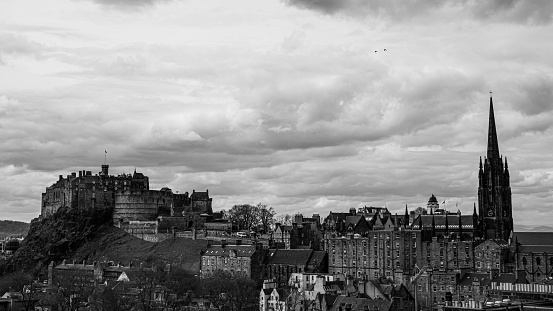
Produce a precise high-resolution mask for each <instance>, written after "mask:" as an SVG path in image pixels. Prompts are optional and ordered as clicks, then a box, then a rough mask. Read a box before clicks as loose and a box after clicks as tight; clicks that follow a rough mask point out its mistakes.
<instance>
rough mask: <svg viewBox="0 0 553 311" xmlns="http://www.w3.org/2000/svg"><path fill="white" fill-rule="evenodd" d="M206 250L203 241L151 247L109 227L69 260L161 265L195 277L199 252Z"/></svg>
mask: <svg viewBox="0 0 553 311" xmlns="http://www.w3.org/2000/svg"><path fill="white" fill-rule="evenodd" d="M206 246H207V242H206V241H205V240H190V239H183V238H170V239H167V240H165V241H163V242H159V243H152V242H147V241H144V240H141V239H139V238H136V237H134V236H131V235H129V234H128V233H126V232H125V231H123V230H121V229H118V228H115V227H110V228H104V229H103V230H102V232H99V234H97V236H96V238H95V239H93V240H91V241H89V242H88V243H86V244H84V245H82V246H81V247H80V248H79V249H77V251H76V252H75V253H74V255H73V256H72V259H73V260H75V261H76V262H82V261H83V260H86V261H87V262H91V261H113V262H116V263H122V264H124V265H128V264H129V262H133V263H135V264H138V263H140V262H147V263H153V262H165V263H171V264H173V265H177V266H181V267H182V268H184V269H186V270H189V271H191V272H194V273H197V272H199V270H200V252H201V250H205V249H206Z"/></svg>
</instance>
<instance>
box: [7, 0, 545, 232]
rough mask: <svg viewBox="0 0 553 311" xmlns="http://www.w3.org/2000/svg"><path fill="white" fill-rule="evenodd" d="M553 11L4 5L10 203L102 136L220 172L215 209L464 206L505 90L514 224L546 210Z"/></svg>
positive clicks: (424, 6)
mask: <svg viewBox="0 0 553 311" xmlns="http://www.w3.org/2000/svg"><path fill="white" fill-rule="evenodd" d="M29 5H32V6H33V7H35V8H36V10H33V11H29V10H28V7H29ZM300 8H301V9H300ZM551 11H552V9H551V4H549V2H540V1H537V2H529V1H493V2H477V1H465V2H462V3H457V2H453V1H446V2H443V1H430V2H429V1H407V2H405V1H401V2H398V1H368V2H367V1H357V0H344V1H325V0H321V1H316V0H311V1H300V0H290V1H286V2H282V1H280V0H269V1H262V2H260V1H258V0H237V1H232V2H229V1H208V2H197V1H169V0H167V1H165V0H160V1H147V0H144V1H109V2H108V1H72V0H55V1H54V2H49V3H47V4H46V3H44V2H40V1H32V0H28V1H27V2H25V3H22V4H19V3H15V2H14V3H10V5H7V6H6V8H5V10H2V12H0V27H1V28H0V29H2V32H0V69H2V70H0V81H1V82H2V83H0V135H1V137H2V138H3V139H2V141H0V149H1V150H2V152H1V153H0V172H1V173H2V176H4V178H3V180H2V181H1V182H0V196H1V197H2V198H4V200H3V202H2V203H1V205H0V212H1V213H0V217H1V218H10V219H20V220H27V221H28V220H30V219H31V218H33V217H36V216H37V215H38V213H39V210H40V193H41V192H43V191H44V188H45V187H46V186H48V185H50V184H52V183H53V182H54V181H55V180H57V176H58V175H59V174H62V175H67V174H69V173H71V172H75V171H78V170H83V169H86V170H92V171H93V172H97V171H99V166H100V164H102V163H103V161H104V150H107V151H108V154H107V162H108V164H109V165H110V171H111V172H112V173H113V174H118V173H124V172H127V173H128V172H132V171H133V170H134V169H135V168H136V169H137V170H138V171H141V172H143V173H145V174H146V175H148V176H150V180H151V183H152V185H151V188H153V189H159V188H161V187H165V186H168V187H170V188H171V189H173V190H174V191H179V192H184V191H189V192H190V191H192V189H196V190H204V189H209V190H210V195H212V196H213V198H214V205H215V209H229V208H231V207H232V205H234V204H240V203H250V204H256V203H258V202H263V203H265V204H268V205H270V206H273V207H274V208H275V210H276V211H277V212H278V213H296V212H302V213H306V214H312V213H319V214H322V215H323V216H324V215H326V214H328V212H329V211H330V210H335V211H340V210H347V209H349V208H350V207H360V206H363V205H375V206H384V205H385V206H387V207H388V208H389V209H391V210H392V211H393V212H398V213H403V211H404V208H405V204H407V205H408V206H409V208H415V207H417V206H424V205H425V204H426V201H427V200H428V198H429V197H430V195H431V194H435V195H436V196H438V198H439V200H440V202H442V201H444V200H445V201H446V205H445V206H446V208H448V209H454V210H456V209H459V210H461V211H462V212H463V213H470V212H472V208H473V204H474V202H475V201H476V195H477V180H478V177H477V169H478V160H479V157H480V156H484V155H485V150H486V139H487V135H486V131H487V126H488V125H487V122H488V107H489V93H488V92H489V91H490V90H492V91H493V95H494V104H495V112H496V123H497V127H498V132H499V134H498V135H499V140H500V148H501V152H502V154H503V155H504V156H506V157H508V161H509V166H510V169H511V176H512V186H513V194H514V196H513V206H514V208H515V211H516V213H515V215H516V217H517V218H516V219H515V222H516V223H517V224H524V225H532V224H546V220H547V219H548V218H547V217H549V218H550V217H551V216H553V215H552V214H551V212H550V211H549V208H550V206H551V202H552V201H553V194H552V193H551V190H550V189H551V182H552V177H551V176H552V175H553V171H552V170H551V167H553V160H551V159H550V157H549V156H548V155H549V153H550V150H549V147H548V146H550V145H553V129H552V127H551V124H553V109H552V108H553V102H552V97H553V96H552V94H553V91H552V89H551V86H552V85H553V83H552V82H553V81H552V77H551V72H552V69H553V59H552V58H551V57H549V55H550V54H551V50H552V46H551V44H550V43H549V42H548V41H547V40H544V38H546V37H547V35H548V34H549V33H550V32H551V31H552V30H553V29H552V26H551ZM38 12H40V13H38ZM527 210H533V211H535V212H536V213H539V215H540V217H536V214H535V213H534V214H532V213H531V212H528V211H527Z"/></svg>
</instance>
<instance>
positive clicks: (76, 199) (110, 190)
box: [41, 165, 149, 217]
mask: <svg viewBox="0 0 553 311" xmlns="http://www.w3.org/2000/svg"><path fill="white" fill-rule="evenodd" d="M108 170H109V165H102V170H101V171H100V172H99V173H98V174H95V175H92V172H91V171H86V170H83V171H79V173H78V176H77V173H71V174H70V175H67V176H66V177H65V178H64V177H63V176H62V175H60V176H59V179H58V181H57V182H55V183H54V184H53V185H51V186H50V187H47V188H46V191H45V192H44V193H43V194H42V204H41V217H48V216H49V215H52V214H53V213H55V212H56V211H57V210H58V209H59V208H61V207H70V208H81V209H91V208H103V207H107V208H111V207H113V206H114V204H115V194H116V192H117V191H129V190H138V189H146V190H147V189H148V186H149V181H148V177H146V176H144V175H142V174H140V173H138V174H137V173H136V172H135V174H134V175H131V174H121V175H118V176H112V175H109V173H108Z"/></svg>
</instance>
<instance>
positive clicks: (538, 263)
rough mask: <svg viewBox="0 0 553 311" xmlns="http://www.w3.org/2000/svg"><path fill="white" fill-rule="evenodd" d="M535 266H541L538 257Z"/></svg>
mask: <svg viewBox="0 0 553 311" xmlns="http://www.w3.org/2000/svg"><path fill="white" fill-rule="evenodd" d="M536 264H537V265H538V266H541V258H540V257H538V258H536Z"/></svg>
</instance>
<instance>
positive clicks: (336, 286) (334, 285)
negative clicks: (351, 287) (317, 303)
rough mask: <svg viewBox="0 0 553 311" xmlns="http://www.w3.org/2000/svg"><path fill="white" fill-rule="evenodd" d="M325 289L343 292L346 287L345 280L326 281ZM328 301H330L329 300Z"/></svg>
mask: <svg viewBox="0 0 553 311" xmlns="http://www.w3.org/2000/svg"><path fill="white" fill-rule="evenodd" d="M323 287H324V289H325V291H336V292H341V291H343V290H344V289H345V282H344V281H331V282H326V283H325V284H324V285H323ZM327 302H328V301H327Z"/></svg>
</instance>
